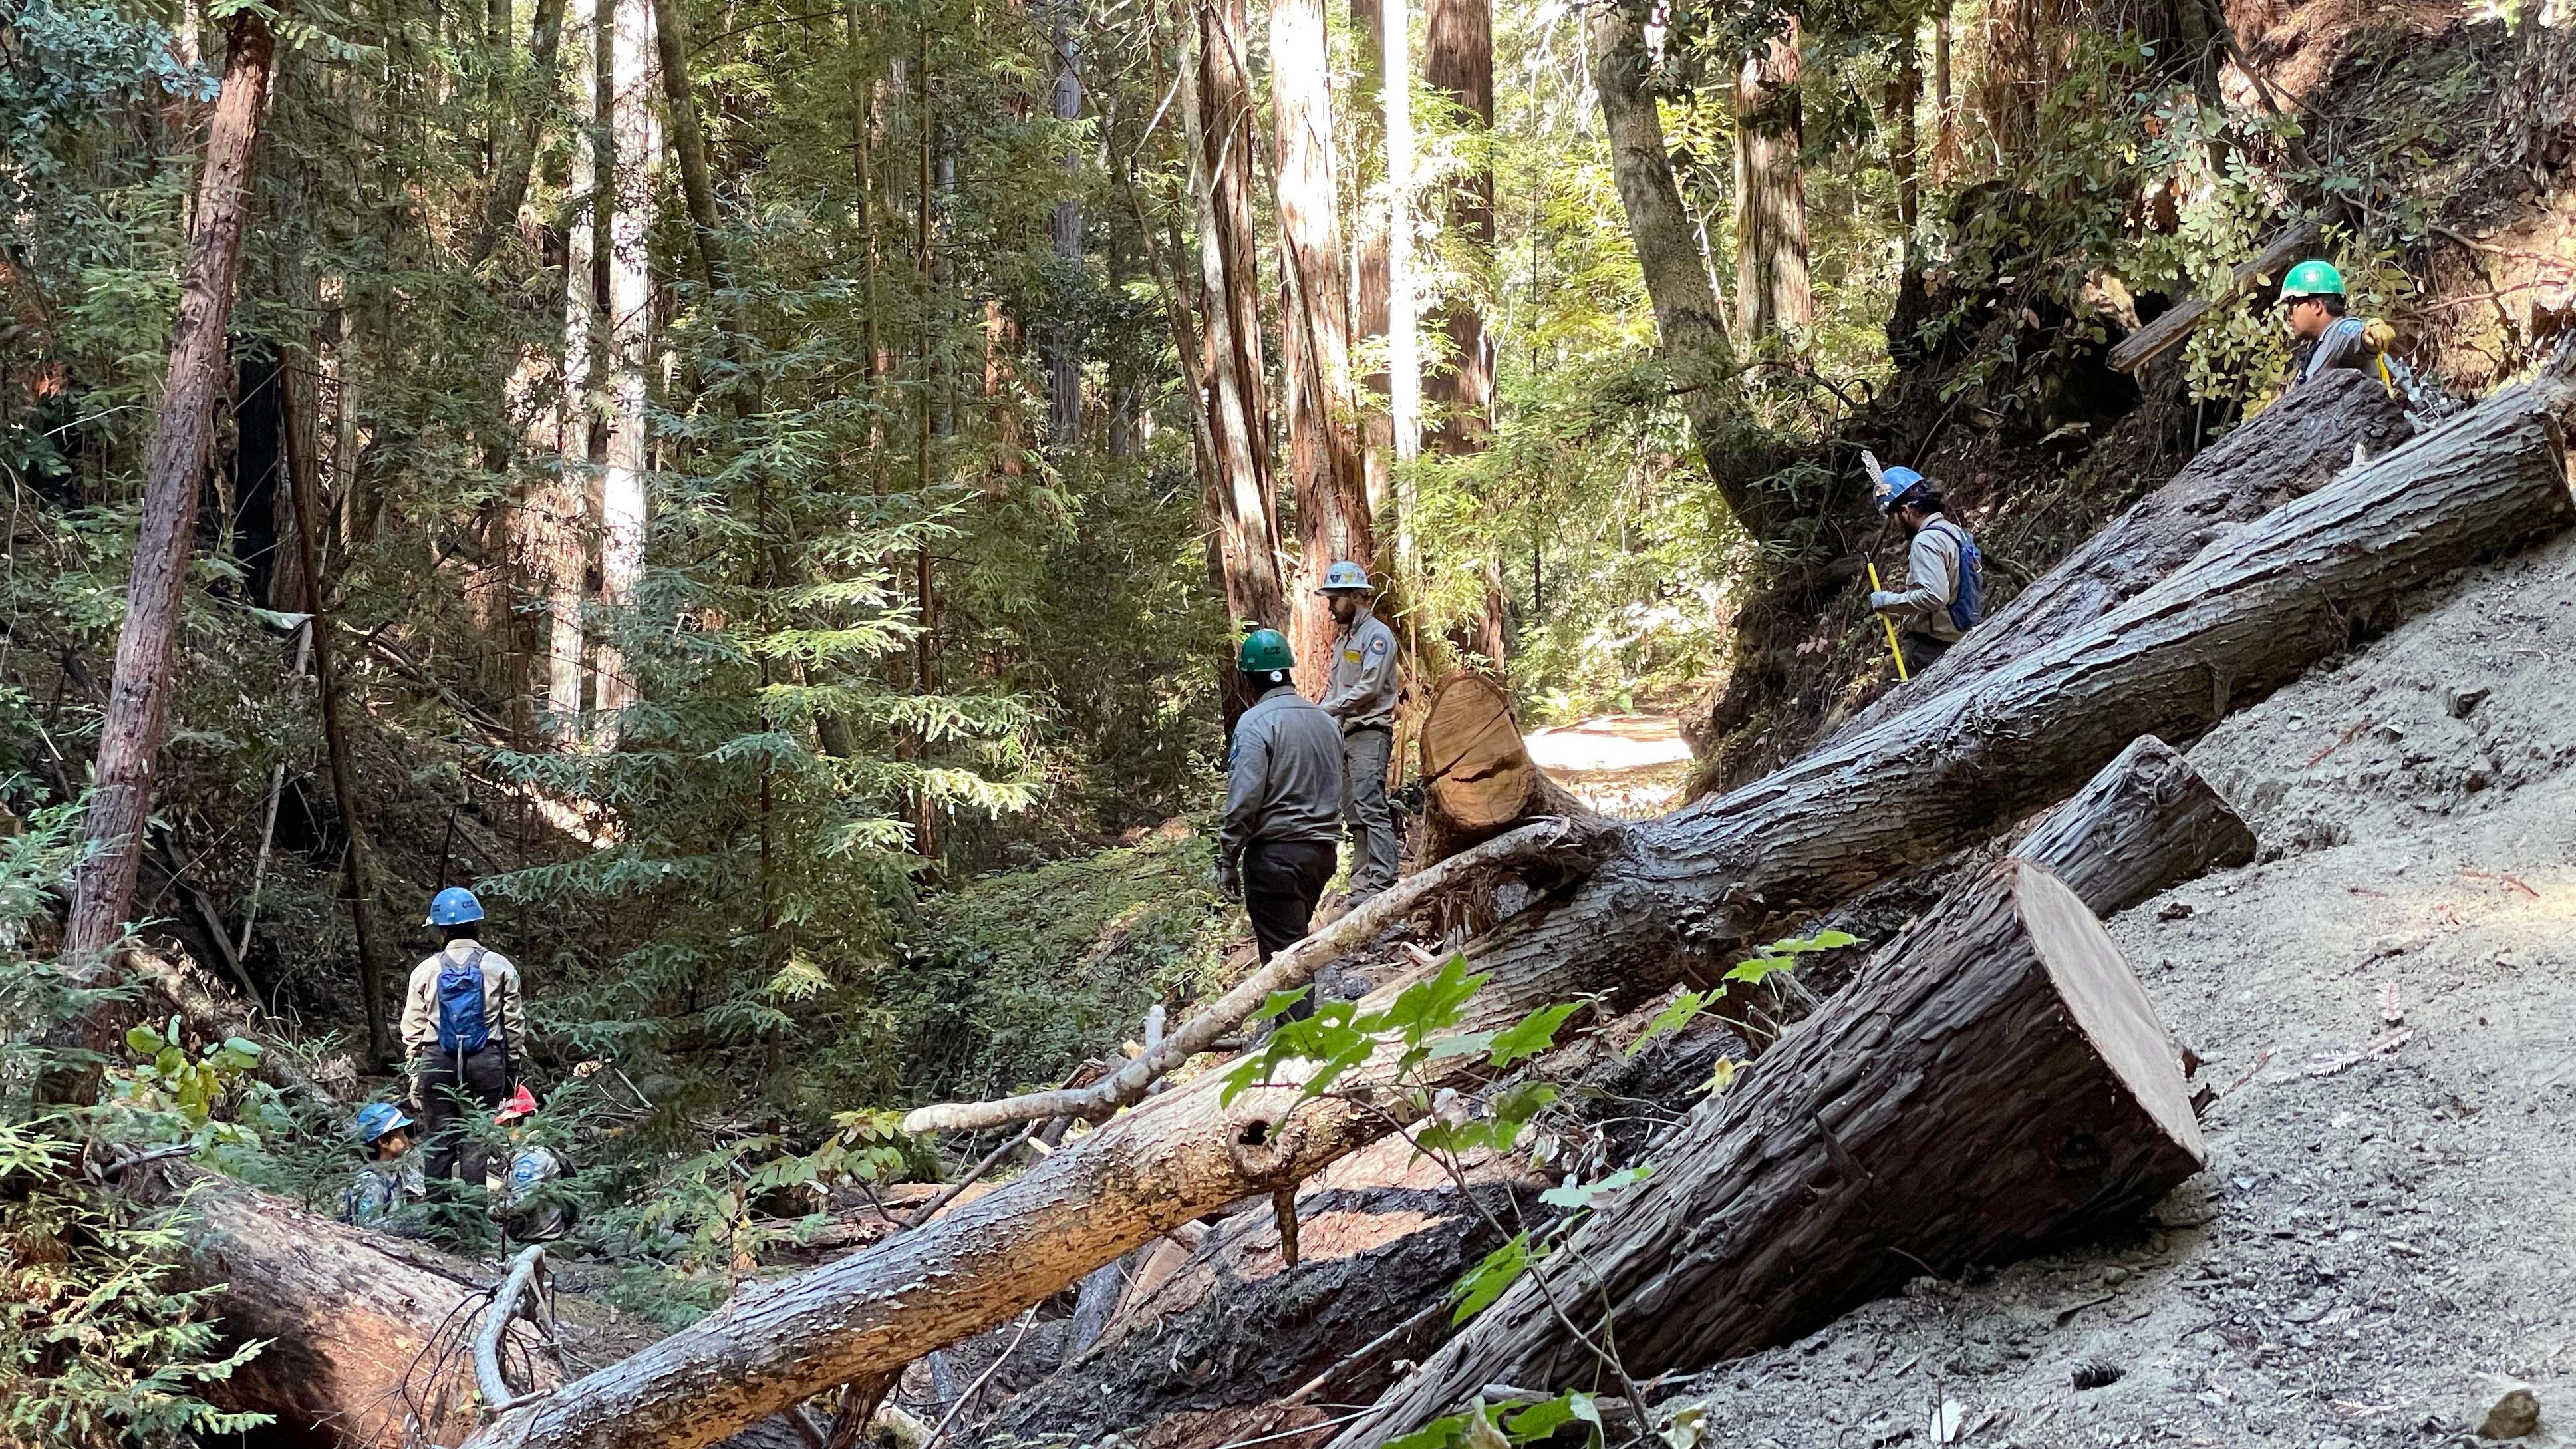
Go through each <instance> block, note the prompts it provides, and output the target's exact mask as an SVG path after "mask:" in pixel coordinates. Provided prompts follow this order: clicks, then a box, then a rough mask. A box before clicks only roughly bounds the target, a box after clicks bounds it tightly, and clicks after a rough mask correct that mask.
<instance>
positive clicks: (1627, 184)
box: [1591, 5, 1785, 538]
mask: <svg viewBox="0 0 2576 1449" xmlns="http://www.w3.org/2000/svg"><path fill="white" fill-rule="evenodd" d="M1591 23H1592V49H1593V52H1594V54H1596V55H1597V56H1599V57H1600V58H1599V59H1598V60H1597V61H1595V62H1594V63H1593V71H1592V83H1593V90H1594V92H1595V93H1596V94H1597V95H1598V96H1599V97H1600V100H1601V119H1602V124H1603V127H1604V129H1605V130H1606V131H1607V133H1608V137H1609V142H1610V174H1611V179H1612V181H1613V182H1614V183H1616V185H1617V186H1618V188H1619V206H1620V210H1621V211H1623V212H1625V213H1626V215H1627V218H1628V236H1629V239H1630V240H1631V241H1632V242H1633V243H1634V244H1635V246H1636V249H1637V265H1638V267H1639V269H1640V270H1641V271H1642V272H1643V273H1644V276H1645V283H1646V296H1647V298H1648V300H1650V301H1651V302H1652V303H1653V304H1654V308H1655V333H1656V338H1657V347H1658V351H1659V352H1660V353H1661V355H1662V357H1663V360H1664V366H1665V369H1666V370H1667V371H1668V372H1669V373H1670V374H1671V379H1672V387H1673V390H1674V395H1675V396H1676V397H1677V398H1678V399H1679V400H1680V403H1681V407H1682V413H1683V415H1684V416H1685V417H1687V418H1689V419H1690V425H1691V441H1692V443H1693V444H1694V445H1696V446H1697V447H1698V449H1699V453H1700V460H1701V464H1702V466H1704V467H1705V468H1707V469H1708V473H1709V477H1710V479H1711V480H1712V481H1713V482H1715V483H1716V484H1717V491H1718V496H1720V497H1722V498H1724V499H1725V500H1726V507H1727V511H1728V512H1729V513H1732V514H1733V515H1735V521H1736V522H1737V523H1738V524H1739V525H1741V526H1742V527H1743V529H1744V530H1745V532H1747V533H1750V534H1752V535H1753V536H1754V537H1755V538H1771V537H1775V536H1777V535H1778V534H1780V533H1781V532H1782V526H1783V524H1784V522H1785V520H1783V519H1780V518H1778V517H1776V516H1775V512H1776V510H1775V509H1774V508H1773V506H1772V503H1771V501H1770V500H1769V499H1768V498H1767V497H1766V496H1764V495H1763V494H1760V493H1758V492H1756V491H1755V490H1754V487H1753V484H1752V480H1751V479H1749V478H1747V477H1745V476H1744V474H1743V472H1742V471H1741V470H1740V469H1738V468H1737V467H1736V466H1735V464H1734V462H1733V459H1732V456H1731V454H1732V449H1731V447H1730V441H1731V439H1732V438H1733V436H1734V434H1735V432H1736V430H1737V427H1738V420H1737V419H1736V418H1735V416H1734V415H1733V414H1732V413H1731V412H1730V410H1729V409H1728V407H1727V404H1726V393H1725V390H1724V387H1723V384H1724V382H1725V380H1726V379H1727V378H1728V377H1729V376H1730V374H1731V373H1732V371H1733V369H1734V356H1733V348H1732V346H1731V345H1730V343H1729V340H1728V337H1727V330H1726V326H1727V324H1726V313H1725V311H1724V310H1723V309H1722V308H1721V307H1720V305H1719V303H1718V300H1717V289H1716V288H1715V287H1714V286H1712V285H1711V284H1710V282H1709V273H1708V259H1707V258H1706V257H1704V256H1703V255H1701V253H1700V249H1699V229H1698V226H1697V224H1696V223H1694V222H1693V221H1692V220H1691V215H1690V212H1689V210H1688V209H1687V208H1685V207H1684V206H1683V205H1682V196H1681V189H1680V187H1679V186H1677V185H1676V184H1675V183H1674V180H1673V163H1672V155H1671V152H1670V149H1669V148H1668V146H1667V145H1666V142H1665V139H1664V123H1663V119H1662V117H1661V116H1659V115H1658V114H1657V113H1656V111H1655V99H1654V97H1653V96H1652V95H1651V94H1649V93H1648V91H1647V89H1646V74H1647V56H1646V48H1645V38H1644V35H1643V33H1642V32H1641V31H1640V30H1639V28H1638V22H1637V19H1636V17H1635V16H1633V15H1630V14H1629V13H1628V12H1627V10H1626V9H1625V8H1624V7H1622V6H1618V5H1604V6H1601V7H1599V8H1598V9H1596V10H1594V11H1593V12H1592V22H1591Z"/></svg>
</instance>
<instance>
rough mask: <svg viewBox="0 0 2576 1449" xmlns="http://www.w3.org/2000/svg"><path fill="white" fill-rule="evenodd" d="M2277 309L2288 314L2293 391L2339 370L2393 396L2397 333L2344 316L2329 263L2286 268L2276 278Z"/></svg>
mask: <svg viewBox="0 0 2576 1449" xmlns="http://www.w3.org/2000/svg"><path fill="white" fill-rule="evenodd" d="M2281 306H2282V307H2283V309H2285V310H2286V311H2287V313H2288V315H2289V322H2290V336H2291V337H2292V338H2294V339H2296V341H2297V344H2298V346H2297V350H2296V351H2295V352H2293V353H2292V354H2291V361H2290V382H2291V385H2292V386H2296V385H2298V384H2300V383H2303V382H2306V381H2308V380H2309V379H2310V378H2313V377H2316V376H2319V375H2320V374H2323V373H2327V372H2331V371H2333V370H2334V369H2336V368H2338V367H2344V368H2350V369H2352V370H2353V371H2355V372H2366V373H2369V374H2371V375H2373V376H2375V377H2377V378H2378V379H2379V380H2380V382H2381V384H2382V385H2384V386H2386V387H2387V388H2388V390H2389V391H2390V392H2391V393H2392V394H2393V393H2395V392H2396V391H2397V383H2396V379H2395V376H2394V374H2393V372H2392V371H2391V369H2390V366H2389V363H2388V348H2389V345H2390V344H2391V343H2393V342H2395V341H2396V340H2397V332H2396V329H2394V328H2392V327H2390V326H2389V325H2388V324H2387V323H2385V322H2381V321H2377V320H2375V319H2374V320H2364V319H2363V318H2359V317H2347V316H2345V315H2344V286H2343V273H2341V272H2339V271H2336V270H2335V266H2334V263H2332V262H2329V261H2326V260H2324V259H2322V258H2311V259H2310V260H2308V261H2304V262H2301V263H2299V264H2298V265H2297V266H2295V267H2292V268H2290V274H2289V275H2288V276H2286V277H2283V278H2282V279H2281Z"/></svg>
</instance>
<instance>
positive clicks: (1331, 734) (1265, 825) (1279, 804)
mask: <svg viewBox="0 0 2576 1449" xmlns="http://www.w3.org/2000/svg"><path fill="white" fill-rule="evenodd" d="M1226 776H1227V787H1226V795H1225V824H1224V825H1223V826H1222V827H1220V828H1219V829H1218V831H1217V853H1218V858H1219V859H1220V860H1222V861H1223V862H1224V864H1225V866H1226V868H1227V869H1228V870H1232V869H1233V867H1234V865H1235V862H1237V861H1239V860H1241V859H1242V858H1243V850H1244V847H1245V846H1248V845H1250V844H1252V843H1253V842H1254V841H1256V840H1268V841H1282V842H1284V841H1296V840H1319V841H1325V842H1336V841H1339V840H1340V839H1341V838H1342V732H1341V728H1340V726H1338V725H1336V724H1334V723H1333V717H1332V716H1331V715H1328V714H1326V713H1324V711H1323V710H1322V709H1320V708H1318V707H1317V706H1316V705H1315V704H1314V703H1313V702H1312V701H1310V700H1308V699H1307V698H1306V697H1305V696H1304V695H1302V694H1299V693H1298V692H1297V690H1296V687H1295V686H1293V685H1286V684H1282V685H1276V686H1274V687H1272V688H1271V690H1270V691H1269V692H1268V693H1266V694H1264V695H1262V696H1261V698H1260V699H1258V700H1256V701H1254V702H1253V706H1252V708H1250V709H1247V710H1245V711H1244V712H1243V718H1241V719H1239V720H1237V721H1235V723H1234V745H1233V748H1232V749H1231V750H1230V751H1228V752H1227V755H1226Z"/></svg>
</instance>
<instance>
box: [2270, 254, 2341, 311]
mask: <svg viewBox="0 0 2576 1449" xmlns="http://www.w3.org/2000/svg"><path fill="white" fill-rule="evenodd" d="M2342 295H2343V273H2341V272H2338V271H2336V270H2335V268H2334V263H2332V262H2329V261H2325V260H2322V259H2319V258H2310V259H2309V260H2307V261H2304V262H2301V263H2299V264H2298V265H2297V266H2295V267H2292V268H2290V274H2289V275H2288V276H2286V277H2283V278H2282V279H2281V300H2282V301H2284V302H2295V301H2297V300H2298V299H2299V298H2301V297H2340V296H2342Z"/></svg>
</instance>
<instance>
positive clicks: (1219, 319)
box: [1185, 0, 1288, 629]
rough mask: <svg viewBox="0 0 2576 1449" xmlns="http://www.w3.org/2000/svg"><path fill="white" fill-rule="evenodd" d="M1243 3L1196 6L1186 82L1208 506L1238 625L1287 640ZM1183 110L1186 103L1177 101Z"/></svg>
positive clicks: (1229, 606)
mask: <svg viewBox="0 0 2576 1449" xmlns="http://www.w3.org/2000/svg"><path fill="white" fill-rule="evenodd" d="M1244 14H1245V9H1244V4H1243V0H1210V3H1207V4H1204V5H1201V6H1200V7H1199V9H1198V15H1199V53H1198V64H1197V66H1196V69H1195V74H1194V75H1193V76H1192V77H1191V78H1190V79H1191V81H1192V82H1193V89H1194V91H1195V96H1194V99H1195V100H1196V101H1197V105H1195V106H1192V107H1189V108H1188V111H1187V112H1186V115H1187V118H1188V119H1189V121H1190V122H1191V141H1192V145H1191V148H1190V149H1191V158H1190V160H1191V166H1190V170H1191V182H1192V190H1193V191H1194V192H1195V193H1196V200H1197V209H1198V232H1199V285H1200V304H1201V306H1202V308H1203V310H1204V314H1205V316H1206V319H1207V330H1206V333H1205V347H1206V358H1207V361H1206V369H1205V370H1206V374H1207V387H1208V407H1207V412H1208V427H1209V430H1210V433H1211V435H1212V438H1213V441H1214V444H1215V448H1216V456H1215V457H1214V458H1212V459H1210V460H1209V462H1210V464H1211V466H1212V468H1213V470H1214V471H1213V476H1212V477H1211V479H1210V484H1209V490H1208V491H1209V499H1210V502H1211V503H1212V504H1213V505H1214V513H1215V516H1214V517H1213V518H1211V519H1210V520H1209V522H1210V524H1211V525H1212V527H1213V529H1214V531H1215V534H1216V543H1217V547H1218V550H1219V552H1220V555H1221V558H1222V563H1223V572H1224V577H1225V603H1226V612H1227V613H1228V614H1230V615H1231V616H1232V617H1233V618H1234V619H1235V621H1236V622H1238V623H1243V624H1250V625H1253V626H1257V627H1266V628H1272V629H1284V628H1286V627H1287V625H1288V593H1287V586H1286V584H1285V583H1284V582H1283V581H1282V580H1281V578H1280V575H1279V513H1278V509H1277V506H1276V504H1275V503H1274V501H1273V499H1272V495H1271V486H1270V413H1269V406H1268V404H1267V402H1266V401H1265V400H1264V397H1263V387H1262V366H1261V278H1260V274H1259V262H1258V260H1257V254H1256V251H1255V234H1254V230H1253V224H1252V116H1253V106H1252V77H1251V75H1250V73H1249V71H1248V70H1247V69H1246V65H1245V61H1244V49H1243V32H1244ZM1185 99H1190V98H1185Z"/></svg>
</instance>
